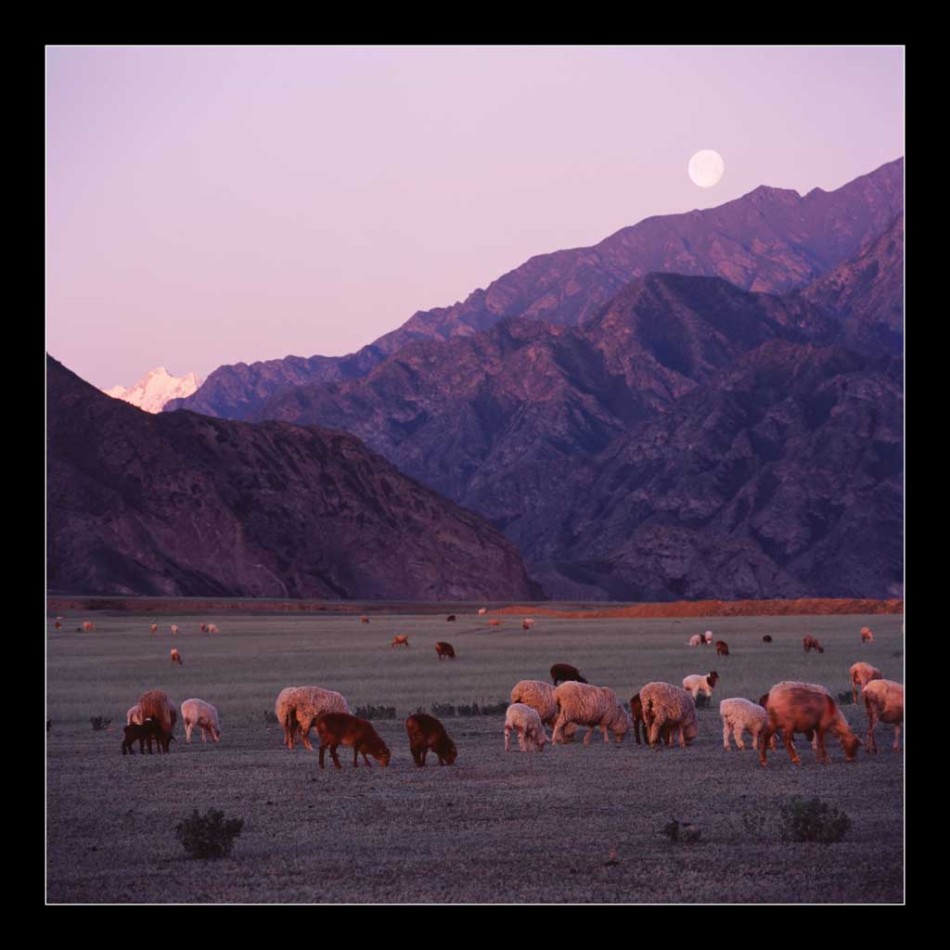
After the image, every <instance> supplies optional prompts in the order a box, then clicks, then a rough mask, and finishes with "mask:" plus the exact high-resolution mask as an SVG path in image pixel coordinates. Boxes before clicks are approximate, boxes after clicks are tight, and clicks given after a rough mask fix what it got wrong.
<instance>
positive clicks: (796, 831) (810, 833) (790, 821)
mask: <svg viewBox="0 0 950 950" xmlns="http://www.w3.org/2000/svg"><path fill="white" fill-rule="evenodd" d="M780 821H781V832H782V840H783V841H817V842H820V843H821V844H832V843H833V842H835V841H840V840H841V839H842V838H843V837H844V836H845V835H846V834H847V833H848V829H849V828H850V827H851V819H850V818H849V817H848V816H847V814H845V812H843V811H840V810H839V809H837V808H835V807H834V806H833V805H829V804H828V803H827V802H823V801H821V800H820V799H818V798H808V799H806V798H792V799H790V800H789V801H788V802H786V803H785V804H784V805H783V806H782V808H781V811H780Z"/></svg>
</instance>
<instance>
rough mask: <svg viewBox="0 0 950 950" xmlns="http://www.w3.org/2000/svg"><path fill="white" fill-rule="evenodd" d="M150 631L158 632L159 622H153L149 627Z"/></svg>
mask: <svg viewBox="0 0 950 950" xmlns="http://www.w3.org/2000/svg"><path fill="white" fill-rule="evenodd" d="M148 632H149V633H158V624H157V623H153V624H152V625H151V626H150V627H149V628H148Z"/></svg>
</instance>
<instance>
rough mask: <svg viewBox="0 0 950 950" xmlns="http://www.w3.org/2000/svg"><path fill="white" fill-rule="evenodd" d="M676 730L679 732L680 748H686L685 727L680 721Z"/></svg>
mask: <svg viewBox="0 0 950 950" xmlns="http://www.w3.org/2000/svg"><path fill="white" fill-rule="evenodd" d="M677 731H678V732H679V736H680V748H681V749H685V748H686V727H685V726H684V725H683V724H682V723H680V726H679V729H678V730H677Z"/></svg>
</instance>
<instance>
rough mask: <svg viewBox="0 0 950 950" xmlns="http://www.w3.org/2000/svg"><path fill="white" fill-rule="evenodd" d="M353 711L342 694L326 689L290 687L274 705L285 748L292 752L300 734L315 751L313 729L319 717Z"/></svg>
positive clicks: (284, 690)
mask: <svg viewBox="0 0 950 950" xmlns="http://www.w3.org/2000/svg"><path fill="white" fill-rule="evenodd" d="M349 711H350V707H349V705H348V704H347V702H346V699H345V698H344V696H343V695H342V694H341V693H337V692H335V691H334V690H332V689H324V688H323V687H322V686H288V687H287V688H286V689H282V690H281V691H280V694H279V695H278V696H277V702H276V703H275V704H274V712H275V714H276V715H277V721H278V722H279V723H280V724H281V726H282V727H283V730H284V745H285V746H287V748H288V749H292V748H293V747H294V740H295V739H296V737H297V734H298V733H299V734H300V741H301V742H303V744H304V746H305V748H307V749H309V750H310V751H311V752H312V751H313V746H312V745H311V744H310V730H311V729H312V728H313V724H314V722H316V720H317V718H318V717H319V716H321V715H322V714H323V713H329V712H344V713H349Z"/></svg>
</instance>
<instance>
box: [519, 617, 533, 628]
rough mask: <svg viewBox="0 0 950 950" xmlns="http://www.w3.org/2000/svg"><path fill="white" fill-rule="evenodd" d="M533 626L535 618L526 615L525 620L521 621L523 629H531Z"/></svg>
mask: <svg viewBox="0 0 950 950" xmlns="http://www.w3.org/2000/svg"><path fill="white" fill-rule="evenodd" d="M533 626H534V620H533V618H531V617H525V618H524V620H522V621H521V629H522V630H530V629H531V628H532V627H533Z"/></svg>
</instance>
